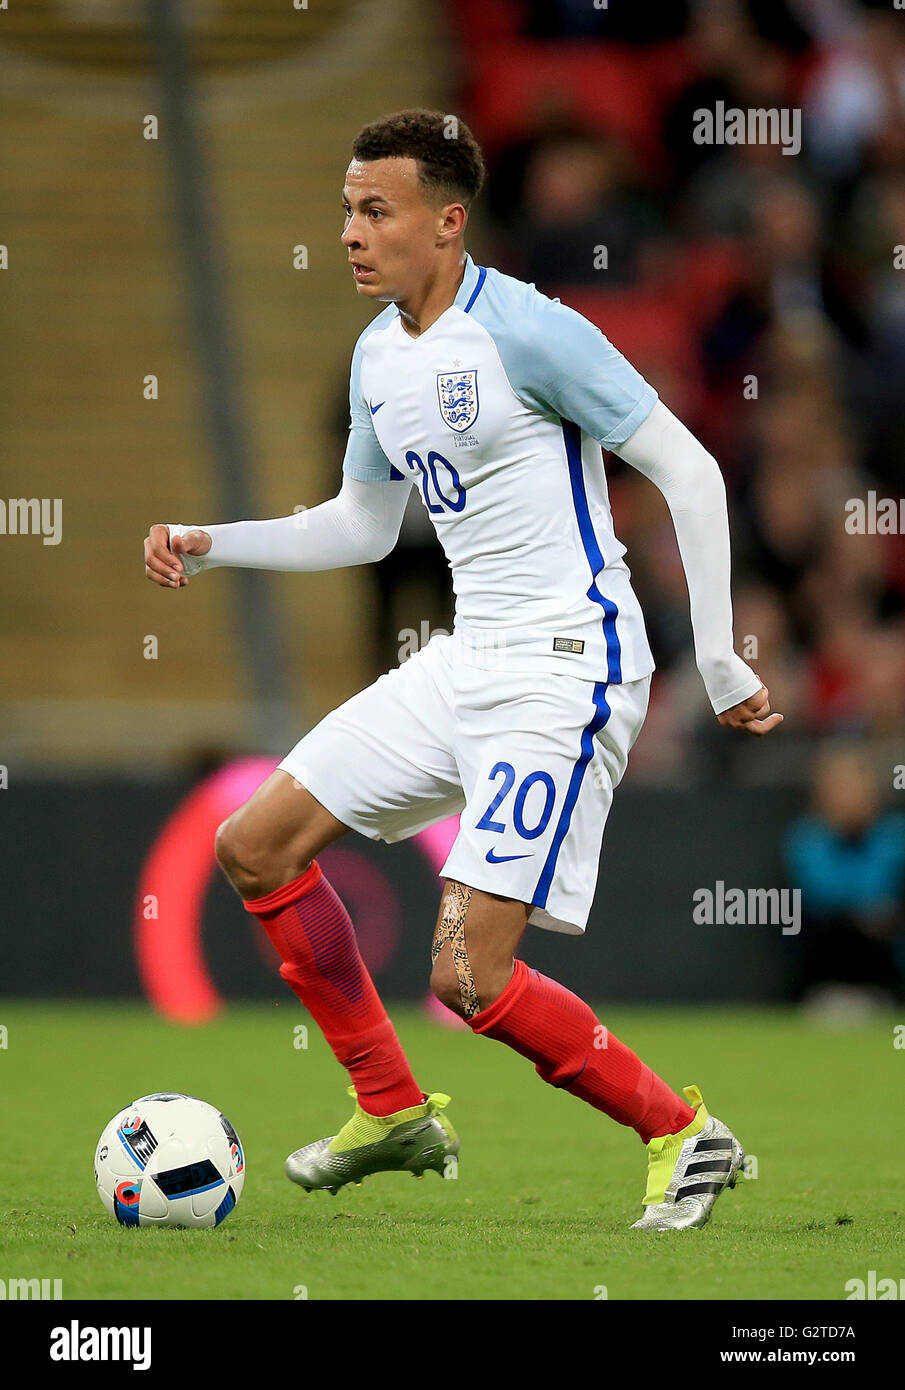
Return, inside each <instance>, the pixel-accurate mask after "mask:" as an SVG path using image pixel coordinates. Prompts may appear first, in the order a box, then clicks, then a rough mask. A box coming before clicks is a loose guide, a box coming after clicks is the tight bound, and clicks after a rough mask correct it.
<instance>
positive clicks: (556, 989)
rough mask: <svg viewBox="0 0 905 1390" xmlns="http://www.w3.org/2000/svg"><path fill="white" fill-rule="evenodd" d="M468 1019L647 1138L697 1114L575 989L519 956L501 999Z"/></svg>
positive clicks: (555, 1081)
mask: <svg viewBox="0 0 905 1390" xmlns="http://www.w3.org/2000/svg"><path fill="white" fill-rule="evenodd" d="M469 1023H470V1026H471V1028H472V1029H473V1030H474V1031H475V1032H476V1033H486V1034H487V1036H488V1037H489V1038H496V1039H497V1040H498V1041H499V1042H504V1043H506V1044H507V1046H509V1047H511V1048H513V1049H514V1050H515V1051H516V1052H520V1053H521V1055H522V1056H523V1057H527V1058H529V1059H530V1061H532V1062H534V1063H535V1065H536V1070H537V1074H538V1076H540V1077H542V1079H543V1080H544V1081H548V1082H549V1083H550V1085H551V1086H560V1087H562V1089H563V1090H565V1091H569V1092H570V1093H571V1094H572V1095H573V1096H578V1097H580V1099H581V1100H586V1101H587V1102H588V1104H589V1105H593V1106H594V1108H595V1109H597V1110H603V1111H604V1112H605V1113H606V1114H607V1115H610V1116H611V1117H612V1118H613V1119H614V1120H618V1121H619V1123H620V1124H622V1125H631V1127H632V1129H635V1130H637V1132H638V1134H640V1136H641V1138H642V1139H643V1140H644V1142H645V1144H646V1143H647V1141H648V1140H649V1139H653V1138H654V1137H655V1136H657V1135H661V1134H677V1133H678V1132H679V1130H680V1129H684V1128H685V1126H686V1125H689V1124H691V1122H692V1120H693V1119H694V1111H693V1110H692V1108H691V1106H690V1105H688V1104H687V1103H686V1102H685V1101H684V1100H681V1099H680V1098H679V1097H678V1096H677V1095H676V1094H675V1092H674V1091H671V1090H670V1089H669V1087H668V1086H667V1085H666V1082H665V1081H661V1080H660V1078H659V1076H657V1075H655V1073H654V1072H652V1071H651V1069H650V1067H647V1066H645V1065H644V1063H643V1062H642V1061H641V1058H640V1057H637V1056H636V1055H635V1053H634V1052H632V1050H631V1048H628V1047H626V1046H625V1044H624V1043H621V1042H620V1041H619V1039H618V1038H615V1037H614V1036H613V1034H612V1033H608V1032H607V1030H606V1029H605V1028H604V1026H603V1024H601V1023H599V1022H598V1020H597V1019H596V1018H595V1016H594V1014H593V1012H592V1011H591V1009H589V1008H588V1006H587V1004H585V1003H584V1002H583V1000H581V999H579V998H578V995H577V994H573V993H572V992H571V990H568V989H565V988H564V987H563V986H562V985H560V984H557V983H556V981H555V980H549V979H548V978H547V976H546V975H541V974H540V972H539V971H537V970H531V969H529V967H528V966H527V965H526V964H525V962H524V961H522V960H517V961H516V962H515V971H514V973H513V976H512V979H511V980H510V981H509V983H508V985H507V986H506V988H505V989H504V990H503V993H502V994H501V995H500V996H499V998H498V999H495V1000H494V1002H493V1003H492V1004H491V1005H490V1006H489V1008H486V1009H482V1011H481V1012H480V1013H479V1014H475V1016H474V1018H472V1019H470V1020H469Z"/></svg>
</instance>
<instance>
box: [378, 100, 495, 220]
mask: <svg viewBox="0 0 905 1390" xmlns="http://www.w3.org/2000/svg"><path fill="white" fill-rule="evenodd" d="M352 154H353V157H354V158H355V159H360V160H362V161H364V162H367V161H369V160H374V159H417V160H418V162H419V165H420V171H419V183H420V185H421V190H422V192H423V194H424V198H425V200H426V201H427V202H429V203H432V204H436V205H437V206H438V207H440V206H442V205H443V204H444V203H449V202H454V201H459V202H461V203H463V204H464V206H465V207H468V206H469V205H470V204H471V202H472V200H473V199H474V198H475V197H476V196H477V194H478V193H479V192H480V189H481V186H482V184H483V182H484V173H485V170H484V156H483V155H482V154H481V147H480V145H479V144H478V142H477V140H476V139H475V138H474V136H473V135H472V133H471V131H470V130H469V129H468V126H467V125H466V124H465V122H464V121H462V120H460V119H459V117H458V116H452V115H449V114H447V113H445V112H443V111H426V110H421V109H416V110H410V111H397V112H395V113H394V114H393V115H392V116H381V118H380V120H379V121H372V122H371V123H370V125H366V126H363V127H362V129H361V130H360V131H359V132H358V134H357V135H356V137H355V140H354V143H353V145H352Z"/></svg>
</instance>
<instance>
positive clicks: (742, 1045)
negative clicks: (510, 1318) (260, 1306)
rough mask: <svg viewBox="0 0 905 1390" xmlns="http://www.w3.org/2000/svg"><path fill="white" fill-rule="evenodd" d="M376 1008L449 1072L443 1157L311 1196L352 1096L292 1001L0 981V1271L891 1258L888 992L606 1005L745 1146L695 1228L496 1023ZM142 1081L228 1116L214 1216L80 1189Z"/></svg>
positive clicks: (249, 1272)
mask: <svg viewBox="0 0 905 1390" xmlns="http://www.w3.org/2000/svg"><path fill="white" fill-rule="evenodd" d="M393 1014H394V1018H395V1021H396V1024H397V1028H398V1031H399V1034H400V1036H401V1038H402V1041H403V1043H404V1045H405V1047H406V1049H407V1051H408V1053H409V1056H410V1058H411V1061H412V1064H413V1067H414V1070H415V1073H416V1075H417V1076H418V1078H419V1080H420V1082H421V1084H422V1085H423V1086H424V1087H426V1088H428V1089H433V1090H445V1091H448V1092H449V1093H450V1094H451V1095H452V1097H453V1103H452V1106H451V1107H450V1112H449V1113H450V1115H451V1117H452V1119H453V1122H454V1124H456V1126H457V1127H458V1129H459V1133H460V1135H461V1138H462V1153H461V1159H460V1164H459V1172H458V1177H457V1179H456V1180H455V1181H443V1180H441V1179H440V1178H439V1177H438V1176H436V1175H435V1174H433V1173H428V1174H426V1175H425V1177H424V1178H423V1179H421V1180H420V1181H416V1180H414V1179H412V1178H411V1177H409V1176H408V1175H402V1174H395V1173H392V1174H380V1175H377V1176H376V1177H374V1178H370V1179H368V1181H367V1182H366V1183H365V1184H364V1185H363V1186H362V1187H360V1188H346V1189H343V1191H342V1192H340V1194H339V1195H338V1196H337V1197H335V1198H333V1197H330V1196H329V1195H328V1194H326V1193H312V1194H311V1195H310V1196H309V1195H306V1194H305V1193H304V1192H302V1191H301V1190H299V1189H298V1188H296V1187H294V1186H292V1185H291V1184H290V1183H289V1182H287V1181H286V1179H285V1178H284V1176H283V1159H284V1157H285V1155H286V1154H287V1153H288V1152H290V1151H291V1150H292V1149H295V1148H298V1147H299V1146H300V1145H301V1144H303V1143H308V1142H310V1141H311V1140H313V1139H317V1138H320V1137H321V1136H322V1135H324V1134H331V1133H334V1132H335V1130H336V1129H337V1128H338V1126H339V1125H340V1124H341V1123H342V1122H343V1121H344V1120H345V1119H346V1118H347V1117H348V1115H349V1113H350V1106H351V1102H350V1101H349V1099H348V1098H347V1096H346V1094H345V1084H346V1078H345V1074H344V1073H343V1072H342V1071H341V1070H340V1068H339V1067H338V1066H337V1064H336V1063H335V1061H334V1060H333V1058H332V1056H331V1054H330V1052H329V1050H328V1048H327V1045H326V1043H325V1042H324V1041H323V1039H322V1037H321V1036H320V1034H319V1033H318V1031H317V1029H316V1028H315V1027H314V1026H313V1025H312V1026H311V1027H310V1030H309V1040H308V1047H307V1049H297V1048H296V1047H294V1046H293V1037H294V1033H293V1029H294V1026H295V1025H296V1024H297V1023H299V1022H300V1021H305V1016H304V1015H303V1014H302V1013H301V1011H299V1010H297V1009H296V1008H295V1007H294V1006H293V1004H292V1002H291V1001H287V1002H286V1004H281V1005H280V1006H279V1007H273V1006H261V1007H252V1006H243V1007H233V1008H231V1009H230V1010H229V1012H228V1013H226V1014H224V1015H223V1016H222V1017H221V1018H220V1019H218V1020H217V1021H216V1022H214V1023H213V1024H210V1025H208V1026H206V1027H203V1028H197V1029H188V1028H180V1027H176V1026H173V1025H170V1024H167V1023H165V1022H163V1021H162V1020H160V1019H159V1018H157V1017H156V1016H154V1015H153V1014H152V1013H151V1012H150V1011H148V1010H147V1009H145V1008H143V1007H139V1006H131V1005H129V1006H126V1005H122V1006H115V1005H106V1004H104V1005H95V1006H88V1005H85V1004H79V1005H63V1004H60V1005H48V1004H41V1005H28V1004H23V1003H21V1002H11V1001H10V1002H7V1003H0V1024H2V1025H3V1027H4V1028H5V1029H6V1047H5V1048H0V1098H2V1099H0V1111H2V1114H3V1121H4V1123H3V1133H4V1138H3V1144H2V1146H0V1191H2V1193H3V1208H4V1215H3V1220H2V1225H0V1277H2V1278H4V1279H10V1278H49V1279H54V1278H60V1279H62V1281H63V1297H64V1299H68V1298H73V1299H80V1298H89V1299H133V1298H155V1299H157V1298H161V1299H229V1300H235V1299H283V1300H291V1299H293V1298H297V1297H303V1296H305V1294H304V1293H303V1292H302V1290H305V1291H307V1297H308V1298H309V1299H425V1300H441V1299H442V1300H447V1299H506V1300H510V1299H544V1300H546V1299H559V1300H593V1299H595V1298H601V1297H604V1296H606V1297H608V1298H609V1299H611V1300H613V1299H634V1300H638V1299H704V1300H706V1299H776V1298H791V1299H812V1298H816V1299H826V1300H840V1299H844V1298H845V1297H846V1293H845V1283H846V1281H847V1280H848V1279H852V1278H862V1279H866V1278H867V1273H868V1271H869V1270H871V1269H873V1270H875V1271H877V1277H878V1278H884V1277H894V1278H898V1277H899V1276H900V1275H901V1274H903V1273H905V1271H903V1269H902V1261H901V1251H902V1249H903V1247H905V1198H903V1193H902V1153H903V1149H905V1142H903V1141H905V1108H903V1106H902V1093H903V1080H905V1051H902V1050H897V1049H896V1048H895V1046H894V1036H895V1034H894V1025H895V1023H896V1019H895V1018H894V1017H892V1016H890V1017H888V1018H884V1019H879V1020H877V1021H876V1022H871V1023H870V1024H865V1025H863V1026H859V1027H857V1028H854V1029H849V1030H847V1031H844V1032H831V1031H821V1030H819V1029H816V1028H815V1027H813V1026H812V1025H810V1024H807V1023H806V1022H804V1021H803V1020H801V1019H800V1018H799V1017H798V1016H797V1015H794V1014H792V1013H790V1012H787V1011H784V1010H777V1011H771V1010H750V1009H749V1010H727V1009H712V1008H708V1009H705V1008H698V1009H669V1010H667V1009H640V1008H639V1009H634V1008H625V1007H620V1008H616V1009H604V1010H602V1011H601V1016H602V1017H603V1018H604V1019H605V1020H606V1022H607V1024H608V1026H609V1027H610V1028H611V1029H612V1031H613V1032H614V1033H615V1034H616V1035H617V1036H618V1037H621V1038H623V1039H624V1040H625V1041H626V1042H628V1043H629V1044H630V1045H631V1046H633V1047H634V1048H635V1049H636V1050H637V1051H638V1052H639V1053H640V1054H641V1056H642V1057H644V1058H645V1060H646V1061H647V1062H648V1063H649V1064H650V1065H651V1066H653V1067H654V1068H655V1070H657V1071H659V1072H660V1073H661V1074H663V1075H665V1076H666V1077H667V1078H668V1080H669V1081H670V1082H671V1084H672V1085H673V1086H675V1087H677V1088H678V1087H679V1086H680V1085H683V1084H687V1083H689V1082H692V1081H694V1082H697V1083H698V1084H699V1085H700V1086H701V1088H702V1090H703V1093H704V1098H705V1100H706V1101H707V1103H708V1105H709V1107H710V1108H711V1110H712V1111H713V1112H714V1113H715V1114H717V1115H719V1116H720V1118H721V1119H724V1120H725V1121H726V1122H727V1123H728V1124H730V1125H731V1126H732V1127H733V1128H734V1129H735V1131H736V1133H737V1134H738V1136H739V1138H740V1139H741V1141H742V1143H743V1144H744V1145H745V1147H746V1149H747V1151H748V1153H749V1154H751V1155H753V1156H754V1157H755V1158H756V1160H757V1176H756V1178H753V1177H752V1178H750V1179H748V1180H747V1181H740V1182H739V1185H738V1187H737V1188H736V1190H735V1191H734V1192H729V1193H726V1194H725V1195H724V1196H723V1197H721V1198H720V1200H719V1202H718V1204H717V1207H716V1211H715V1215H714V1218H713V1220H712V1222H711V1224H710V1225H709V1226H708V1227H706V1228H705V1229H704V1230H702V1231H688V1232H684V1233H664V1234H661V1235H648V1234H642V1233H640V1232H637V1231H630V1230H628V1229H627V1228H628V1226H629V1224H630V1223H631V1222H632V1221H634V1220H635V1218H636V1217H637V1216H638V1215H640V1210H641V1208H640V1200H641V1197H642V1195H643V1190H644V1180H645V1153H644V1150H643V1148H642V1146H641V1143H640V1141H639V1140H638V1139H637V1138H636V1136H635V1135H634V1134H633V1133H632V1132H631V1131H630V1130H625V1129H623V1128H621V1127H620V1126H618V1125H616V1124H614V1123H613V1122H612V1121H611V1120H609V1119H607V1118H606V1117H605V1116H603V1115H600V1114H598V1113H596V1112H595V1111H593V1110H591V1109H590V1108H589V1107H588V1106H586V1105H584V1104H582V1103H581V1102H580V1101H577V1100H575V1099H574V1098H573V1097H571V1096H569V1095H567V1094H564V1093H561V1092H557V1091H554V1090H552V1089H551V1088H550V1087H548V1086H545V1085H544V1084H543V1083H542V1082H541V1081H540V1080H539V1078H538V1077H536V1076H535V1074H534V1070H533V1068H532V1067H531V1065H530V1064H529V1063H528V1062H526V1061H524V1060H523V1059H522V1058H520V1057H517V1056H516V1055H515V1054H513V1053H511V1052H510V1051H509V1050H508V1049H507V1048H505V1047H503V1046H501V1045H500V1044H498V1043H495V1042H491V1041H489V1040H488V1039H484V1038H475V1037H472V1036H471V1034H469V1033H465V1032H450V1031H447V1030H445V1029H443V1028H441V1027H438V1026H437V1025H436V1024H435V1023H433V1022H431V1021H429V1020H428V1019H427V1018H426V1017H425V1016H424V1015H423V1014H422V1013H420V1012H418V1011H417V1010H415V1009H412V1008H404V1009H398V1010H394V1011H393ZM2 1036H3V1035H2V1034H0V1038H2ZM156 1090H177V1091H186V1092H189V1093H191V1094H193V1095H199V1096H202V1097H203V1098H204V1099H206V1100H209V1101H211V1102H212V1103H213V1104H215V1105H217V1106H219V1108H220V1109H221V1110H223V1111H224V1112H225V1113H226V1114H227V1115H228V1116H229V1117H230V1119H231V1120H232V1122H233V1124H234V1125H235V1126H236V1128H237V1130H238V1132H239V1135H240V1136H241V1138H242V1141H243V1143H244V1145H245V1150H246V1155H247V1179H246V1184H245V1191H244V1194H243V1197H242V1199H241V1201H240V1203H239V1205H238V1206H237V1208H236V1210H235V1211H234V1212H233V1213H232V1214H231V1215H230V1217H229V1218H228V1219H227V1220H226V1221H225V1222H224V1223H223V1225H221V1226H220V1227H219V1228H218V1229H216V1230H213V1231H176V1230H153V1229H152V1230H144V1229H139V1230H133V1229H123V1228H120V1227H119V1226H117V1225H116V1223H115V1222H114V1221H112V1220H111V1219H110V1218H109V1217H108V1216H107V1215H106V1214H105V1212H104V1210H103V1208H102V1207H101V1204H100V1201H99V1199H98V1197H97V1194H96V1192H95V1190H94V1181H93V1169H92V1164H93V1157H94V1147H95V1144H96V1142H97V1138H98V1136H99V1134H100V1132H101V1130H102V1128H103V1126H104V1125H105V1124H106V1122H107V1121H108V1120H109V1119H110V1117H111V1116H112V1115H113V1114H114V1113H115V1112H116V1111H117V1110H119V1109H120V1108H122V1107H123V1106H125V1105H127V1104H128V1103H129V1101H130V1100H133V1099H135V1098H136V1097H137V1096H140V1095H143V1094H146V1093H148V1092H151V1091H156ZM604 1289H605V1290H606V1293H605V1294H604V1293H603V1292H602V1290H604Z"/></svg>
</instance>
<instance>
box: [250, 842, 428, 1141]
mask: <svg viewBox="0 0 905 1390" xmlns="http://www.w3.org/2000/svg"><path fill="white" fill-rule="evenodd" d="M245 908H246V911H248V912H252V913H254V915H255V916H256V917H257V919H258V921H259V922H260V923H261V926H262V927H263V928H264V930H265V931H266V932H267V935H268V936H269V937H270V939H271V941H272V942H273V944H274V946H275V947H276V949H277V951H278V952H279V954H280V956H281V957H282V960H283V964H282V965H281V966H280V974H281V975H282V977H283V979H284V980H285V981H286V983H287V984H288V985H289V986H290V987H291V988H292V989H293V990H294V991H295V993H296V995H297V996H298V998H299V999H300V1000H301V1002H302V1003H303V1004H304V1006H305V1008H306V1009H307V1010H308V1012H309V1013H310V1014H311V1016H312V1018H313V1019H314V1020H315V1022H316V1023H317V1024H318V1026H319V1028H320V1030H321V1032H322V1033H323V1035H324V1037H325V1038H326V1040H327V1042H328V1043H329V1044H330V1046H331V1048H332V1049H333V1053H334V1056H335V1057H336V1059H337V1061H339V1062H340V1063H342V1065H343V1066H344V1067H345V1068H346V1069H347V1071H348V1073H349V1075H350V1077H351V1078H352V1082H353V1084H354V1086H355V1091H356V1095H357V1096H358V1103H359V1105H360V1106H361V1108H362V1109H363V1110H366V1111H367V1112H368V1113H369V1114H371V1115H381V1116H385V1115H394V1114H395V1113H396V1112H397V1111H398V1110H407V1109H409V1108H411V1107H412V1106H416V1105H420V1104H421V1103H422V1101H423V1098H424V1093H423V1092H422V1091H421V1089H420V1087H419V1086H418V1085H417V1083H416V1081H415V1078H414V1077H413V1076H412V1073H411V1069H410V1068H409V1064H408V1061H407V1059H406V1056H405V1053H404V1052H403V1050H402V1047H401V1045H400V1043H399V1039H398V1038H397V1036H396V1030H395V1028H394V1027H393V1024H392V1022H391V1021H390V1019H389V1018H388V1017H387V1012H386V1010H385V1009H384V1007H383V1004H382V1002H381V999H380V995H379V994H378V993H377V990H376V988H375V987H374V982H373V980H372V979H371V976H370V975H369V973H368V968H367V966H366V965H365V963H364V961H363V960H362V958H361V954H360V952H359V950H358V940H357V938H356V936H355V928H354V927H353V926H352V922H351V920H350V918H349V914H348V913H347V912H346V909H345V908H344V907H343V905H342V903H341V901H340V899H339V897H338V896H337V894H336V893H335V891H334V889H333V887H332V885H331V884H330V883H329V882H328V881H327V879H326V878H324V876H323V874H322V873H321V870H320V866H319V865H318V863H317V861H316V860H315V861H314V862H313V863H312V864H311V867H310V868H309V869H307V870H306V872H305V873H304V874H302V875H301V876H300V877H299V878H297V879H295V880H294V881H293V882H292V883H287V884H286V885H285V886H284V887H282V888H277V889H276V890H275V891H274V892H273V893H269V894H268V895H267V896H266V897H264V898H257V899H255V900H253V901H250V902H246V904H245Z"/></svg>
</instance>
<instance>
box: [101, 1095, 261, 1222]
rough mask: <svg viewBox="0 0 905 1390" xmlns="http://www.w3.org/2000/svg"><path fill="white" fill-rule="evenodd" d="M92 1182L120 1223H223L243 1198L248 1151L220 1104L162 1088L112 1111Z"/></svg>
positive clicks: (102, 1139) (103, 1135) (102, 1136)
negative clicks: (246, 1152)
mask: <svg viewBox="0 0 905 1390" xmlns="http://www.w3.org/2000/svg"><path fill="white" fill-rule="evenodd" d="M94 1180H95V1182H96V1183H97V1190H98V1194H99V1196H100V1199H101V1201H102V1202H103V1204H104V1207H105V1208H106V1210H107V1211H108V1212H109V1214H110V1215H111V1216H115V1217H116V1220H117V1221H118V1222H119V1223H120V1225H121V1226H179V1227H183V1228H190V1227H197V1228H203V1227H210V1226H219V1225H220V1222H221V1221H223V1220H225V1218H226V1217H227V1216H229V1213H230V1212H231V1211H232V1209H233V1207H234V1206H235V1205H236V1203H237V1202H238V1200H239V1198H240V1197H241V1195H242V1188H243V1185H244V1183H245V1152H244V1150H243V1148H242V1145H241V1143H240V1141H239V1136H238V1134H237V1133H236V1131H235V1130H234V1129H233V1127H232V1125H231V1124H230V1122H229V1120H228V1119H227V1118H226V1116H225V1115H221V1113H220V1111H219V1110H218V1109H217V1108H216V1106H213V1105H208V1103H207V1101H204V1100H198V1099H197V1097H196V1096H185V1095H181V1094H179V1093H178V1092H175V1091H158V1092H156V1093H155V1094H154V1095H150V1096H142V1097H141V1098H140V1099H139V1100H134V1101H132V1103H131V1105H129V1106H127V1107H126V1109H125V1110H121V1111H120V1112H119V1114H118V1115H114V1117H113V1119H112V1120H111V1121H110V1123H109V1124H108V1125H107V1127H106V1129H105V1130H104V1132H103V1134H102V1135H101V1137H100V1139H99V1140H98V1145H97V1151H96V1153H95V1156H94Z"/></svg>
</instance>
